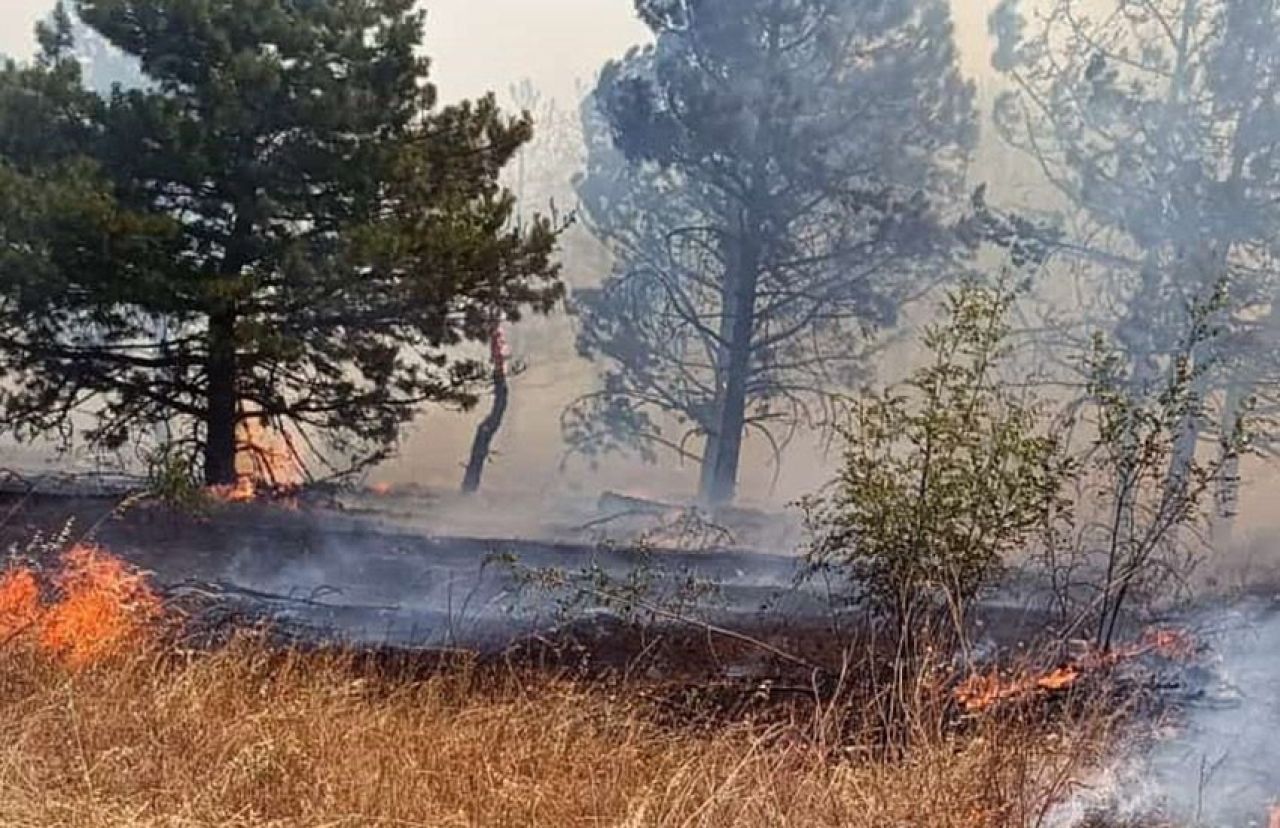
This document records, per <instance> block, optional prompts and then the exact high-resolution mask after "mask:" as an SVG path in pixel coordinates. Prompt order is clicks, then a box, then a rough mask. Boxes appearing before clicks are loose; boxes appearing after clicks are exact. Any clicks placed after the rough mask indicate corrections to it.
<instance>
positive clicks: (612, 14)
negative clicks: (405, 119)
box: [0, 0, 996, 100]
mask: <svg viewBox="0 0 1280 828" xmlns="http://www.w3.org/2000/svg"><path fill="white" fill-rule="evenodd" d="M953 2H954V4H955V7H956V23H957V26H958V28H959V30H960V35H961V42H962V44H963V45H964V47H965V49H966V64H967V66H968V68H969V70H970V71H971V72H980V71H982V69H983V67H985V65H986V55H985V52H986V50H985V49H984V48H982V44H983V42H984V40H985V32H986V26H985V18H986V15H987V12H988V11H989V10H990V8H991V7H992V6H993V5H994V3H995V2H996V0H953ZM52 5H53V0H0V52H5V53H8V54H10V55H16V56H21V57H25V56H28V55H30V53H31V51H32V48H33V42H34V41H33V37H32V27H33V26H34V25H35V22H36V20H37V19H39V18H40V17H41V16H43V15H44V14H46V13H47V12H48V10H49V9H50V8H51V7H52ZM425 6H426V8H427V10H428V14H429V19H428V23H427V37H428V53H429V54H430V55H431V56H432V57H433V58H434V59H435V78H436V81H437V83H438V84H439V85H440V87H441V91H442V92H443V94H444V95H445V96H446V97H450V98H454V97H463V96H472V95H475V94H478V93H481V92H484V91H486V90H490V89H492V90H494V91H497V92H499V93H500V94H501V93H503V92H505V91H506V88H507V86H508V85H509V84H511V83H513V82H515V81H517V80H520V79H521V78H525V77H528V78H530V79H531V80H533V81H534V82H535V84H537V86H538V87H539V88H540V89H542V90H544V91H546V92H547V93H548V94H550V95H552V96H554V97H556V98H559V99H562V100H567V99H568V98H570V97H571V95H572V92H573V88H574V81H575V79H578V78H581V79H582V80H590V79H591V78H592V77H593V76H594V74H595V72H596V70H597V69H599V67H600V65H601V64H602V63H603V62H604V61H605V60H607V59H609V58H611V57H617V56H619V55H621V54H622V53H623V52H625V51H626V49H627V47H628V46H630V45H633V44H635V43H640V42H643V40H644V38H645V35H646V32H645V29H644V27H642V26H641V25H640V24H639V23H638V22H637V21H636V20H635V17H634V14H633V13H632V2H631V0H426V3H425Z"/></svg>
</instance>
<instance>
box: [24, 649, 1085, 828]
mask: <svg viewBox="0 0 1280 828" xmlns="http://www.w3.org/2000/svg"><path fill="white" fill-rule="evenodd" d="M626 690H627V688H626V687H625V686H624V687H614V688H611V689H605V688H602V687H599V686H593V685H584V684H577V683H574V682H567V681H562V680H558V679H555V678H553V677H549V676H546V675H539V674H533V673H527V672H522V671H517V670H491V669H481V668H479V667H476V666H474V665H466V664H462V665H457V666H455V667H453V668H451V669H448V670H444V671H441V672H439V673H437V674H436V675H433V676H431V677H429V678H426V679H416V680H408V679H405V678H402V677H397V676H396V675H394V674H388V672H387V671H386V670H385V669H381V670H376V671H375V670H369V669H367V667H362V666H360V665H358V664H357V663H356V661H355V660H354V659H353V658H352V657H350V656H334V655H304V654H301V653H289V654H279V653H274V652H272V651H271V650H270V649H269V648H268V647H266V646H264V645H263V644H262V643H260V642H256V641H254V640H250V639H240V640H238V641H237V642H235V643H234V644H232V645H231V646H229V647H226V648H224V649H222V650H219V651H217V652H214V653H207V654H201V655H188V656H184V657H179V656H177V655H176V654H174V653H166V652H162V651H159V650H156V649H147V650H144V651H139V652H135V653H133V654H131V655H129V656H125V657H115V658H112V659H109V660H107V661H104V662H100V663H98V664H95V665H93V666H91V667H90V668H88V669H81V670H75V671H68V670H67V669H66V668H65V666H63V665H62V664H61V663H59V662H56V661H53V660H51V659H50V658H48V656H47V655H45V654H42V653H40V652H38V651H32V650H13V649H10V650H9V651H7V652H6V653H5V655H4V656H3V658H0V766H3V768H4V769H5V772H4V773H2V774H0V823H3V824H5V825H42V826H43V825H83V826H109V825H131V826H133V825H228V826H264V825H326V826H329V825H342V826H347V825H349V826H365V825H422V826H471V825H484V826H502V825H510V826H575V825H581V826H587V825H616V826H650V825H652V826H658V825H703V826H753V825H796V826H836V825H839V826H868V828H870V826H876V827H877V828H880V827H881V826H895V825H901V826H914V825H929V826H964V827H965V828H977V826H988V825H990V826H997V825H1001V826H1003V825H1010V826H1013V825H1031V824H1035V822H1036V819H1037V818H1038V816H1039V815H1040V814H1041V813H1042V812H1043V810H1044V808H1045V807H1046V804H1047V802H1048V801H1049V800H1050V799H1052V797H1053V795H1054V794H1055V792H1058V793H1060V792H1061V791H1062V790H1063V785H1064V783H1065V781H1066V780H1068V779H1070V778H1071V776H1072V775H1073V773H1074V772H1075V771H1076V770H1078V769H1079V768H1080V767H1081V766H1082V765H1083V763H1085V762H1087V761H1088V759H1089V757H1090V756H1091V755H1092V754H1093V752H1094V751H1095V750H1097V749H1098V748H1099V746H1100V744H1101V743H1102V742H1101V739H1102V737H1104V736H1105V732H1104V731H1103V729H1102V728H1101V727H1100V723H1099V720H1098V719H1097V718H1086V719H1072V720H1065V721H1059V722H1057V723H1054V724H1046V723H1043V722H1041V723H1037V724H1032V723H1028V722H1020V721H1018V720H1016V719H1012V718H1010V719H995V718H990V719H984V720H982V721H981V722H980V723H979V724H978V725H976V726H975V727H974V728H973V729H972V730H969V731H966V732H964V733H955V734H952V735H946V736H944V735H939V736H938V738H936V739H933V740H930V741H927V742H922V743H920V744H918V745H917V746H916V747H915V748H914V749H913V750H912V751H911V752H910V753H909V754H908V755H907V756H906V757H905V758H903V759H901V760H899V761H893V762H890V761H884V760H873V759H870V758H866V757H863V756H862V755H861V754H859V753H858V752H856V751H851V750H840V749H835V750H832V748H833V747H835V746H832V745H822V744H819V743H817V742H815V741H814V740H812V739H811V738H809V733H808V730H807V728H806V723H804V722H795V723H793V724H792V725H790V726H782V725H773V726H770V727H767V728H764V727H758V726H754V725H752V724H750V723H745V722H744V723H739V724H736V725H726V726H724V727H723V728H721V729H720V730H718V731H717V732H715V733H711V734H705V733H702V734H694V733H691V732H685V731H681V730H679V729H673V728H671V727H669V726H662V725H659V724H657V723H656V722H655V721H654V719H653V717H652V716H651V715H650V712H651V711H649V710H647V709H646V706H645V704H644V703H643V702H640V701H638V700H636V698H635V697H633V696H632V695H631V694H629V693H627V692H626Z"/></svg>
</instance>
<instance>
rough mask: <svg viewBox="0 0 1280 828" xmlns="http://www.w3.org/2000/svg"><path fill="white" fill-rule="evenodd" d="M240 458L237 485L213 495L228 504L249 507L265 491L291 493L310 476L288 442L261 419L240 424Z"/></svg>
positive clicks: (214, 489) (218, 489)
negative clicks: (247, 504) (307, 475)
mask: <svg viewBox="0 0 1280 828" xmlns="http://www.w3.org/2000/svg"><path fill="white" fill-rule="evenodd" d="M238 430H239V439H238V443H239V451H238V453H237V454H236V482H235V483H234V484H232V485H229V486H211V487H209V491H210V493H211V494H212V495H213V496H214V498H216V499H217V500H221V501H224V502H226V503H248V502H250V501H253V500H256V499H257V498H258V496H259V494H260V493H261V492H262V491H264V490H272V491H275V492H290V491H294V490H297V489H299V488H301V486H302V484H303V483H304V482H305V481H306V473H305V471H304V470H303V468H302V464H301V463H300V462H299V460H298V458H297V456H296V455H295V454H294V452H293V451H292V450H291V449H290V448H289V446H288V443H287V441H286V440H285V438H284V437H283V436H282V435H281V434H280V433H279V432H278V431H277V430H275V429H270V428H267V427H266V426H265V425H264V424H263V421H262V419H261V418H259V417H247V418H245V419H244V420H242V421H241V422H240V425H239V426H238Z"/></svg>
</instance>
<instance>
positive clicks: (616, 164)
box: [566, 0, 976, 502]
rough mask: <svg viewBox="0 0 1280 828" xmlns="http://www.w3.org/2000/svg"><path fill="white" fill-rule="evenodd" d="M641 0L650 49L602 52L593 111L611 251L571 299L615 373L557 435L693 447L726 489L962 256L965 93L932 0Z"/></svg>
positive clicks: (592, 445) (599, 213) (590, 125)
mask: <svg viewBox="0 0 1280 828" xmlns="http://www.w3.org/2000/svg"><path fill="white" fill-rule="evenodd" d="M636 5H637V9H638V11H639V14H640V15H641V17H642V18H643V20H644V21H645V22H646V23H647V24H648V25H649V27H650V28H651V29H652V30H653V31H654V33H655V35H656V44H655V45H654V46H652V47H650V48H646V49H641V50H636V51H633V52H632V53H630V54H629V55H627V56H626V57H625V58H624V59H622V60H620V61H617V62H615V63H612V64H610V65H609V66H608V67H607V68H606V69H605V71H604V73H603V75H602V77H601V79H600V82H599V85H598V87H597V88H596V90H595V93H594V96H593V99H592V101H591V102H589V104H588V108H587V110H586V113H585V121H586V123H587V133H588V136H589V139H590V141H589V145H590V149H591V153H590V158H589V160H588V172H587V175H586V177H585V179H584V180H583V182H582V185H581V188H580V193H581V196H582V201H583V217H584V220H585V221H586V222H587V224H588V226H590V227H591V228H592V229H593V230H594V231H595V233H596V234H597V236H598V237H599V238H601V239H602V240H603V241H605V242H606V243H607V244H608V245H609V247H610V249H611V250H612V252H613V254H614V256H615V259H616V262H617V265H616V268H615V270H614V272H613V273H612V274H611V275H610V277H609V278H608V279H607V280H606V281H605V283H604V285H603V286H602V288H601V289H600V290H598V291H593V292H584V293H582V294H581V295H579V296H577V297H576V305H577V307H578V308H579V310H580V311H581V314H582V335H581V339H580V347H581V349H582V350H583V351H584V352H585V353H587V354H589V355H599V356H603V357H604V358H606V359H607V360H608V364H609V368H608V370H607V372H606V374H605V376H604V379H603V384H602V388H601V390H600V391H599V392H598V393H595V394H592V395H590V396H588V397H587V398H585V399H583V400H581V401H579V403H578V404H577V405H576V406H575V407H574V408H572V409H571V410H570V411H569V412H568V416H567V417H566V424H567V430H568V432H569V436H570V438H571V439H572V440H573V441H574V443H575V444H576V445H577V446H579V447H580V448H583V449H585V450H587V451H597V452H598V451H605V450H611V449H615V448H620V447H627V446H638V447H639V448H640V449H641V450H642V451H644V452H646V453H647V454H649V455H650V456H651V453H652V452H653V451H654V449H655V448H656V447H659V446H665V447H667V448H669V449H672V450H674V451H676V452H678V453H680V454H681V455H683V456H685V457H690V458H693V459H695V460H697V462H699V463H700V465H701V469H702V483H701V489H702V496H703V498H704V499H705V500H707V501H710V502H723V501H727V500H730V499H732V498H733V497H734V494H735V490H736V486H737V480H738V469H739V464H740V460H741V452H742V442H743V437H744V435H745V434H746V433H748V432H752V433H755V434H757V435H760V436H762V437H764V438H765V439H766V440H768V441H769V442H771V443H772V444H773V446H774V447H775V449H777V450H781V448H782V446H783V445H784V444H785V440H786V439H787V436H788V435H789V434H792V433H794V431H795V429H796V428H797V427H799V426H802V425H806V424H813V423H815V422H817V421H821V420H827V421H830V420H831V419H832V418H831V417H829V416H827V414H829V413H830V403H831V402H832V400H833V398H834V397H835V395H836V392H838V391H840V390H841V389H845V388H847V387H848V386H849V384H850V383H851V382H853V381H854V380H855V379H856V378H857V377H858V376H859V375H860V369H861V368H862V360H861V357H862V356H863V355H864V349H865V345H866V342H867V339H866V337H865V336H864V335H863V334H864V332H865V329H866V328H868V327H872V326H877V325H887V324H892V323H893V322H894V320H895V317H896V315H897V312H898V309H899V308H900V306H901V304H902V303H903V302H904V301H905V300H906V298H907V297H908V296H910V295H913V294H916V293H919V292H922V291H923V290H924V289H925V287H926V285H928V284H930V283H931V282H933V281H934V280H935V279H936V276H937V274H938V273H939V272H940V270H939V265H940V263H941V262H943V261H944V260H945V259H946V258H947V257H948V256H949V255H950V254H951V253H952V252H953V251H954V249H955V246H954V242H955V238H954V237H953V234H951V233H950V232H948V230H947V228H946V226H945V224H946V221H945V219H946V215H945V212H946V206H947V205H949V204H952V203H954V202H953V197H955V196H956V195H958V187H959V186H960V184H961V181H962V175H963V167H964V163H965V161H966V159H967V157H968V153H969V151H970V150H971V148H972V146H973V143H974V140H975V131H976V130H975V120H974V115H973V109H972V104H973V90H972V88H971V87H970V85H969V84H967V83H966V82H964V81H963V80H962V79H961V77H960V74H959V71H958V68H957V52H956V47H955V44H954V39H953V36H952V35H953V32H952V26H951V21H950V18H949V14H948V10H947V5H946V3H944V2H942V0H883V1H881V2H865V1H864V0H637V4H636ZM824 411H825V412H827V414H824V413H823V412H824ZM671 419H674V420H676V421H677V422H678V423H679V424H680V427H681V428H683V429H685V433H684V434H669V433H667V432H666V431H665V429H664V421H669V420H671ZM699 443H702V444H703V446H704V448H703V449H702V450H701V451H700V452H699V451H698V450H697V446H698V444H699Z"/></svg>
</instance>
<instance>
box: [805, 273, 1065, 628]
mask: <svg viewBox="0 0 1280 828" xmlns="http://www.w3.org/2000/svg"><path fill="white" fill-rule="evenodd" d="M1013 299H1014V293H1013V292H1012V291H1011V290H1009V289H1007V288H1006V287H1005V286H1004V285H1003V284H1002V285H1000V286H997V287H985V286H982V285H980V284H978V283H976V282H967V283H965V284H963V285H962V286H961V287H959V288H957V289H956V290H954V291H953V292H952V293H951V294H950V295H949V297H948V300H947V303H946V320H945V322H944V323H942V324H939V325H935V326H932V327H930V328H929V329H928V330H927V331H926V333H925V336H924V344H925V346H926V348H927V350H928V352H929V354H930V357H931V360H930V362H929V364H927V365H925V366H924V367H922V368H920V369H919V370H917V371H916V372H915V373H914V374H913V375H912V377H911V378H910V380H909V381H908V382H907V383H906V384H905V385H904V386H903V387H902V388H897V389H891V390H889V391H887V392H885V393H883V394H878V395H872V396H869V397H866V398H864V399H863V400H861V401H859V402H857V403H856V404H855V405H854V408H853V414H852V419H851V422H850V424H849V425H848V427H847V428H846V430H845V434H844V437H845V442H846V449H845V456H844V464H843V466H842V468H841V470H840V473H839V476H838V477H837V479H836V480H835V481H834V483H833V484H832V485H831V487H830V488H829V489H828V490H827V491H826V492H825V493H823V494H822V495H820V496H818V497H813V498H810V499H808V500H807V501H805V502H804V503H803V505H804V508H805V511H806V516H807V523H808V528H809V530H810V532H811V534H812V541H811V544H810V547H809V550H808V557H809V562H810V564H811V566H813V567H834V568H838V569H840V570H842V571H844V572H846V573H847V574H848V576H849V577H850V578H851V579H852V582H853V584H854V585H855V587H856V588H857V589H859V590H862V591H863V597H864V598H865V599H866V600H867V601H869V602H870V604H871V605H872V607H873V608H875V609H877V610H879V611H881V612H884V613H887V614H889V615H890V616H892V617H893V619H894V620H895V621H896V623H898V624H899V625H900V626H899V629H900V631H901V632H904V633H905V632H907V631H909V629H910V628H911V625H913V624H914V623H916V622H917V621H919V620H920V618H921V617H922V616H923V615H925V614H928V613H931V612H934V611H937V610H945V611H946V612H947V614H948V616H949V617H950V618H951V619H952V620H953V621H954V622H956V627H957V631H959V630H960V628H961V626H962V622H963V621H964V618H965V614H966V610H967V608H968V606H969V604H970V602H971V601H972V600H973V598H974V597H975V596H976V595H977V594H978V593H979V591H980V590H981V589H982V588H983V587H984V586H986V585H988V584H990V582H991V580H992V579H993V578H994V577H995V576H996V575H997V574H998V573H999V572H1000V570H1001V568H1002V565H1003V564H1004V562H1005V560H1006V557H1007V556H1009V555H1010V554H1012V553H1015V552H1018V551H1020V550H1022V549H1023V548H1024V546H1025V545H1027V544H1028V543H1029V542H1030V541H1032V540H1033V539H1034V538H1035V537H1036V536H1037V535H1038V533H1039V532H1040V531H1041V530H1042V529H1043V527H1044V526H1045V525H1046V524H1047V522H1048V520H1049V519H1050V517H1051V515H1052V514H1053V513H1054V511H1055V509H1056V508H1057V506H1058V505H1059V504H1060V503H1061V491H1062V487H1063V484H1064V482H1065V481H1066V480H1067V478H1068V477H1069V475H1070V473H1071V468H1072V464H1071V463H1070V462H1069V461H1068V460H1066V459H1065V457H1064V453H1063V451H1062V446H1060V445H1059V442H1058V440H1057V439H1056V437H1055V436H1054V435H1053V434H1051V433H1048V431H1047V430H1046V429H1045V427H1044V424H1043V419H1042V417H1041V410H1040V406H1039V405H1038V403H1037V402H1036V401H1035V400H1034V399H1027V398H1024V397H1023V396H1022V395H1020V394H1018V393H1016V392H1015V391H1013V390H1011V388H1010V386H1008V385H1006V384H1003V383H1002V381H1001V377H1000V375H999V369H1000V367H1001V365H1002V364H1003V363H1004V362H1005V360H1006V358H1007V356H1008V353H1009V328H1008V324H1007V316H1008V313H1009V309H1010V305H1011V303H1012V302H1013Z"/></svg>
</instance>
